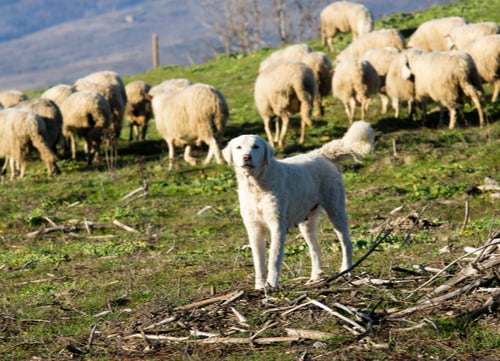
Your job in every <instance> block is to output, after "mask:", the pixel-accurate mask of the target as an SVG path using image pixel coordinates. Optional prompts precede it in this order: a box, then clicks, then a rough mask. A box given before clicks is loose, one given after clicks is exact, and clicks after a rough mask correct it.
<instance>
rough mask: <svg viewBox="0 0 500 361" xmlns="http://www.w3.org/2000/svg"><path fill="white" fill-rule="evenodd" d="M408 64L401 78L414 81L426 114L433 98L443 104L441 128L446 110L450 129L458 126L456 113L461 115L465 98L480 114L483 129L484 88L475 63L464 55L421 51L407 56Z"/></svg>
mask: <svg viewBox="0 0 500 361" xmlns="http://www.w3.org/2000/svg"><path fill="white" fill-rule="evenodd" d="M404 56H405V59H406V62H405V64H404V66H403V71H402V76H403V78H405V79H409V78H411V77H413V78H414V80H415V96H416V98H417V100H418V101H420V102H421V103H422V113H423V114H425V102H426V99H427V98H430V99H432V100H434V101H436V102H438V103H439V104H440V107H441V112H440V113H441V114H440V119H439V124H440V125H441V124H442V118H443V107H446V108H447V109H448V110H449V112H450V123H449V128H450V129H453V128H454V127H455V123H456V112H457V110H459V112H460V114H462V112H461V100H462V98H463V96H464V95H465V96H468V97H470V98H471V99H472V101H473V103H474V105H475V106H476V108H477V111H478V113H479V124H480V126H483V123H484V115H483V107H482V104H481V94H482V91H483V89H482V85H481V79H480V77H479V74H478V72H477V69H476V66H475V64H474V61H473V60H472V58H471V56H470V55H469V54H467V53H465V52H463V51H457V50H455V51H448V52H444V51H442V52H441V51H439V52H432V53H426V52H422V51H419V50H415V49H414V50H412V51H407V52H405V53H404Z"/></svg>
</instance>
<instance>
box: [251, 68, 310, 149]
mask: <svg viewBox="0 0 500 361" xmlns="http://www.w3.org/2000/svg"><path fill="white" fill-rule="evenodd" d="M317 93H318V84H317V82H316V79H315V77H314V73H313V71H312V69H311V68H310V67H308V66H307V65H305V64H304V63H302V62H281V63H273V64H271V65H269V66H268V67H266V68H265V69H264V70H263V71H262V72H261V73H259V75H258V76H257V79H256V80H255V91H254V100H255V105H256V107H257V110H258V112H259V114H260V116H261V117H262V119H263V121H264V129H265V131H266V134H267V139H268V141H269V144H270V145H271V146H272V147H274V145H275V143H276V142H277V143H278V146H280V147H283V143H284V140H285V135H286V131H287V129H288V123H289V116H290V114H294V113H297V112H299V111H300V114H301V118H302V119H301V132H300V140H299V143H300V144H303V143H304V135H305V134H304V133H305V126H306V125H309V126H311V125H312V121H311V112H312V109H313V102H314V99H315V97H316V94H317ZM273 116H276V117H278V119H276V120H275V123H276V135H275V137H274V138H273V136H272V134H271V129H270V127H269V126H270V122H271V118H272V117H273ZM280 121H281V127H280ZM280 128H281V129H280Z"/></svg>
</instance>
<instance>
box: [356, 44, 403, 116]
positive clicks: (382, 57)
mask: <svg viewBox="0 0 500 361" xmlns="http://www.w3.org/2000/svg"><path fill="white" fill-rule="evenodd" d="M399 53H400V50H399V49H397V48H393V47H385V48H379V49H371V50H368V51H367V52H366V53H364V54H363V56H362V57H361V59H363V60H366V61H368V62H369V63H370V64H371V65H372V66H373V67H374V68H375V70H376V71H377V74H378V75H379V77H380V88H381V89H383V88H384V86H385V78H386V76H387V72H388V71H389V66H390V64H391V62H392V61H393V60H394V58H395V57H397V55H398V54H399ZM380 98H381V101H382V114H385V113H387V105H388V104H389V98H388V97H387V95H385V94H384V93H382V92H380Z"/></svg>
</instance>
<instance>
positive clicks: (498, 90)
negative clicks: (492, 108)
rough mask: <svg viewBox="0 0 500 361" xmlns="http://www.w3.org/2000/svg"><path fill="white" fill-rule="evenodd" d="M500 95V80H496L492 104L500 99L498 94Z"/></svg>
mask: <svg viewBox="0 0 500 361" xmlns="http://www.w3.org/2000/svg"><path fill="white" fill-rule="evenodd" d="M499 93H500V79H497V80H495V84H494V85H493V95H492V96H491V102H492V103H494V102H496V101H497V99H498V94H499Z"/></svg>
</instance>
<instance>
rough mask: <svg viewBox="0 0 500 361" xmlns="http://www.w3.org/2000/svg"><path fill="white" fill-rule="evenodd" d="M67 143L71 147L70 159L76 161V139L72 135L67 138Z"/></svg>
mask: <svg viewBox="0 0 500 361" xmlns="http://www.w3.org/2000/svg"><path fill="white" fill-rule="evenodd" d="M69 142H70V146H71V158H72V159H76V139H75V135H74V134H71V135H70V136H69Z"/></svg>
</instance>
